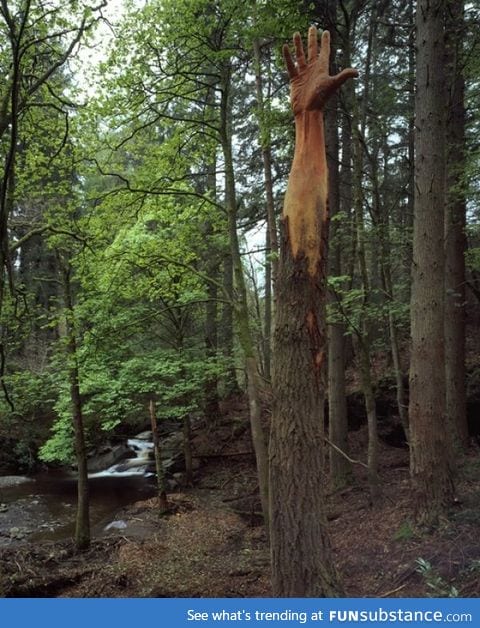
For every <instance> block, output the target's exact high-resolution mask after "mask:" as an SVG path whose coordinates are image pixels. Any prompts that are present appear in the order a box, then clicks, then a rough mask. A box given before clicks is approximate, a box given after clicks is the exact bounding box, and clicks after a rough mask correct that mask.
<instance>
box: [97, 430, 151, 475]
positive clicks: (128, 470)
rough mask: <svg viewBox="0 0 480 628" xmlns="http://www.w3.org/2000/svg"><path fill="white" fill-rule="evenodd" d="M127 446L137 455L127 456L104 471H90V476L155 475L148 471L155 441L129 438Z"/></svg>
mask: <svg viewBox="0 0 480 628" xmlns="http://www.w3.org/2000/svg"><path fill="white" fill-rule="evenodd" d="M127 446H128V447H129V449H130V450H131V451H132V453H133V454H135V456H134V457H133V458H127V459H126V460H122V461H121V462H118V463H117V464H114V465H113V466H111V467H109V468H108V469H105V470H104V471H98V472H97V473H89V474H88V477H89V478H102V477H129V476H132V475H143V476H149V475H153V474H152V473H149V472H148V467H149V466H150V465H151V463H152V459H151V457H150V453H151V452H153V443H151V442H149V441H146V440H141V439H139V438H129V439H128V440H127Z"/></svg>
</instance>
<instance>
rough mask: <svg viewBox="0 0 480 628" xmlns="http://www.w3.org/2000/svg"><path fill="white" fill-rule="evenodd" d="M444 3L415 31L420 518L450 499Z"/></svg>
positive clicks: (415, 450)
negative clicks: (446, 346)
mask: <svg viewBox="0 0 480 628" xmlns="http://www.w3.org/2000/svg"><path fill="white" fill-rule="evenodd" d="M444 18H445V12H444V2H443V1H442V0H419V2H418V4H417V15H416V29H417V42H421V45H419V46H418V54H417V90H416V98H415V119H416V124H415V148H416V159H415V215H414V233H413V268H412V293H411V334H412V349H411V362H410V403H409V417H410V470H411V477H412V484H413V489H414V493H415V501H416V510H417V518H418V519H419V521H420V522H425V523H435V522H436V521H437V520H438V518H439V516H441V515H442V513H443V512H444V511H445V509H446V508H447V507H448V506H449V504H450V503H451V502H452V498H453V483H452V476H451V470H450V466H449V456H448V451H447V439H446V430H447V425H446V421H445V395H444V391H445V369H444V368H443V367H442V365H444V364H445V351H444V269H445V259H444V221H443V207H444V203H445V114H444V110H445V89H444V84H445V67H444V63H443V56H444V36H443V24H444Z"/></svg>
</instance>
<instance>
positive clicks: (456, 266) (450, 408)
mask: <svg viewBox="0 0 480 628" xmlns="http://www.w3.org/2000/svg"><path fill="white" fill-rule="evenodd" d="M446 8H447V11H446V15H447V17H446V33H445V36H446V41H445V43H446V71H447V90H448V92H447V111H448V113H447V120H446V133H447V135H446V141H447V147H446V150H447V173H446V175H447V178H446V183H447V191H446V193H447V203H446V207H445V391H446V413H447V421H448V423H447V425H448V431H449V433H450V434H451V435H452V445H453V450H454V452H456V453H458V451H459V450H461V449H465V448H466V447H467V446H468V440H469V438H468V425H467V403H466V401H467V400H466V368H465V323H466V321H465V252H466V247H467V239H466V234H465V226H466V199H465V185H464V181H463V178H464V172H465V165H466V163H465V157H466V155H465V102H464V100H465V78H464V63H465V59H464V55H463V43H464V36H465V24H464V18H463V12H464V3H463V2H462V1H459V0H447V7H446Z"/></svg>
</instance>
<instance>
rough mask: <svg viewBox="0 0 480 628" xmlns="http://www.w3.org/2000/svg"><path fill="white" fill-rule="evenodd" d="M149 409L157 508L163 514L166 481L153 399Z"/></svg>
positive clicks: (164, 511)
mask: <svg viewBox="0 0 480 628" xmlns="http://www.w3.org/2000/svg"><path fill="white" fill-rule="evenodd" d="M149 410H150V423H151V426H152V438H153V452H154V455H155V470H156V472H157V491H158V510H159V513H160V514H161V515H164V514H165V513H166V512H167V510H168V502H167V481H166V479H165V471H164V469H163V462H162V452H161V449H160V438H159V436H158V424H157V417H156V414H155V402H154V400H153V399H150V404H149Z"/></svg>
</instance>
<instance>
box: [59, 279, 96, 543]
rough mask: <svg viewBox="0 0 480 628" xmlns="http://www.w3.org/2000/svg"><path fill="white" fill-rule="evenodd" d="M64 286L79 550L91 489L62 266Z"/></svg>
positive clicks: (84, 535)
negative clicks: (75, 466)
mask: <svg viewBox="0 0 480 628" xmlns="http://www.w3.org/2000/svg"><path fill="white" fill-rule="evenodd" d="M63 287H64V298H65V310H66V312H65V314H66V315H65V323H66V326H65V329H66V334H67V353H68V360H69V380H70V399H71V404H72V419H73V428H74V434H75V454H76V460H77V473H78V478H77V516H76V524H75V546H76V548H77V549H78V550H84V549H87V548H88V547H89V546H90V502H89V489H88V469H87V453H86V448H85V432H84V427H83V415H82V398H81V396H80V378H79V368H78V355H77V339H76V332H75V311H74V308H73V298H72V290H71V282H70V269H69V268H68V267H65V266H64V268H63Z"/></svg>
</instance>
